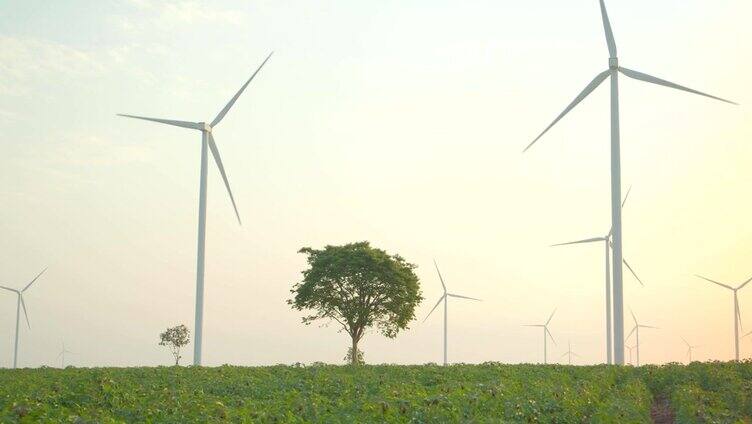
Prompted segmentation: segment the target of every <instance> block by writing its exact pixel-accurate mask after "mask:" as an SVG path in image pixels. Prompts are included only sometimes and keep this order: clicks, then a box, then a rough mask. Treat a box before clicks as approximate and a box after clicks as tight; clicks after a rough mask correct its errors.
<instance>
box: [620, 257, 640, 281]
mask: <svg viewBox="0 0 752 424" xmlns="http://www.w3.org/2000/svg"><path fill="white" fill-rule="evenodd" d="M622 262H624V265H626V266H627V269H629V272H631V273H632V275H634V278H636V279H637V281H638V282H639V283H640V285H641V286H643V287H645V284H643V282H642V280H640V277H638V276H637V273H636V272H634V270H633V269H632V267H631V266H629V263H627V260H626V259H624V258H622Z"/></svg>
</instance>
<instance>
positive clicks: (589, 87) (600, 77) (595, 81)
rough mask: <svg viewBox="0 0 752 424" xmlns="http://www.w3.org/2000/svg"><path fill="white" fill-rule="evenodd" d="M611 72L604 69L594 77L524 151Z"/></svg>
mask: <svg viewBox="0 0 752 424" xmlns="http://www.w3.org/2000/svg"><path fill="white" fill-rule="evenodd" d="M610 72H611V71H610V70H608V71H603V72H601V73H600V74H598V75H597V76H596V77H595V78H593V80H592V81H591V82H590V84H588V85H587V87H585V89H584V90H582V92H581V93H580V94H578V95H577V97H575V99H574V100H573V101H572V103H570V104H569V106H567V108H566V109H564V112H562V113H561V114H559V116H557V117H556V119H554V122H552V123H551V125H549V126H548V127H546V129H545V130H543V132H542V133H540V135H539V136H538V137H536V138H535V140H533V142H532V143H530V144H528V146H527V147H525V150H523V152H526V151H528V149H530V148H531V147H533V144H535V142H537V141H538V140H540V138H541V137H543V134H545V133H547V132H548V130H550V129H551V127H553V126H554V125H556V123H557V122H559V121H560V120H561V118H563V117H564V115H566V114H567V113H569V111H571V110H572V109H574V107H575V106H577V105H578V104H579V103H580V102H581V101H583V100H584V99H585V97H587V96H588V95H590V93H592V92H593V90H595V89H596V88H598V86H599V85H601V83H602V82H603V81H605V80H606V78H608V76H609V74H610Z"/></svg>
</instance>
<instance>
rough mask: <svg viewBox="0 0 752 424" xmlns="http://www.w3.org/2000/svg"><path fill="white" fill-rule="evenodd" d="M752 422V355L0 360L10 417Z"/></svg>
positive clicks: (3, 410)
mask: <svg viewBox="0 0 752 424" xmlns="http://www.w3.org/2000/svg"><path fill="white" fill-rule="evenodd" d="M659 400H663V401H664V402H665V403H666V404H667V405H668V406H669V408H670V409H671V411H672V414H674V415H675V419H676V422H680V423H750V422H752V420H751V417H752V362H742V363H720V362H714V363H693V364H691V365H688V366H684V365H678V364H670V365H665V366H645V367H640V368H633V367H608V366H587V367H570V366H561V365H548V366H541V365H503V364H497V363H486V364H481V365H453V366H449V367H441V366H437V365H422V366H393V365H377V366H334V365H324V364H314V365H310V366H303V365H296V366H272V367H256V368H246V367H234V366H221V367H216V368H196V367H158V368H98V369H77V368H72V367H69V368H66V369H64V370H61V369H52V368H40V369H22V370H2V371H0V422H9V423H12V422H28V423H31V422H74V423H75V422H78V423H87V422H99V423H119V422H146V423H149V422H152V423H186V422H224V421H227V422H238V423H240V422H248V423H250V422H259V423H282V422H284V423H302V422H320V423H355V422H390V423H408V422H414V423H435V422H474V423H499V422H512V423H518V422H519V423H534V422H550V423H588V422H599V423H610V422H613V423H643V422H648V423H649V422H652V418H651V408H655V404H656V402H657V401H659Z"/></svg>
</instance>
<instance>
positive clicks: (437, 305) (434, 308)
mask: <svg viewBox="0 0 752 424" xmlns="http://www.w3.org/2000/svg"><path fill="white" fill-rule="evenodd" d="M444 296H446V295H444ZM444 296H441V297H440V298H439V301H438V302H436V305H434V307H433V309H431V312H429V313H428V315H426V318H425V319H424V320H423V322H426V320H427V319H428V317H430V316H431V314H432V313H433V311H435V310H436V308H438V307H439V304H440V303H441V301H442V300H444Z"/></svg>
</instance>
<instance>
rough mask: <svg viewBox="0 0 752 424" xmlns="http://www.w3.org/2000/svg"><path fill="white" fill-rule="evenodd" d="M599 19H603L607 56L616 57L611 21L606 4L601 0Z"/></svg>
mask: <svg viewBox="0 0 752 424" xmlns="http://www.w3.org/2000/svg"><path fill="white" fill-rule="evenodd" d="M601 17H602V18H603V31H604V32H605V33H606V44H607V45H608V54H609V56H611V57H616V41H615V40H614V32H613V30H611V21H610V20H609V19H608V12H607V11H606V3H605V2H604V1H603V0H601Z"/></svg>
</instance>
